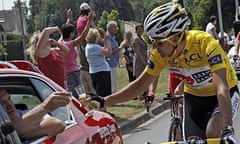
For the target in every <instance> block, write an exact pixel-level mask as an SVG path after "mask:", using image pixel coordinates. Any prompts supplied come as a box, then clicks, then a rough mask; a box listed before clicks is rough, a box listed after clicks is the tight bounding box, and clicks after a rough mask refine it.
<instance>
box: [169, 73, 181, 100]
mask: <svg viewBox="0 0 240 144" xmlns="http://www.w3.org/2000/svg"><path fill="white" fill-rule="evenodd" d="M168 78H169V80H168V81H169V82H168V91H169V93H170V94H171V95H174V91H175V89H176V87H177V86H178V84H179V83H180V82H181V81H182V80H180V79H179V78H177V77H176V76H175V74H174V73H171V72H170V73H169V76H168Z"/></svg>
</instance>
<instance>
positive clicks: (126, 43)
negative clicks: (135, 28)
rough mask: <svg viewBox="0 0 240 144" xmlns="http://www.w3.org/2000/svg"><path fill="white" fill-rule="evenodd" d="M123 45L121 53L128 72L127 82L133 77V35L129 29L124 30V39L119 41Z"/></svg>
mask: <svg viewBox="0 0 240 144" xmlns="http://www.w3.org/2000/svg"><path fill="white" fill-rule="evenodd" d="M121 45H123V47H124V48H123V54H124V58H125V60H126V69H127V72H128V80H129V82H131V81H133V80H134V79H135V76H134V75H133V58H134V50H133V35H132V32H131V31H128V32H126V34H125V39H124V40H123V41H122V42H121Z"/></svg>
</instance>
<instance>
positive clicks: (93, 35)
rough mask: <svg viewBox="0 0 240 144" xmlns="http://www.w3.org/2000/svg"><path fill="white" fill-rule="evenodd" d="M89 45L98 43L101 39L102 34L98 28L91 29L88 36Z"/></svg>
mask: <svg viewBox="0 0 240 144" xmlns="http://www.w3.org/2000/svg"><path fill="white" fill-rule="evenodd" d="M85 39H86V41H87V43H97V42H98V40H99V39H100V33H99V31H98V29H96V28H90V29H89V31H88V34H87V36H86V38H85Z"/></svg>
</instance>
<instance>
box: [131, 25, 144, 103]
mask: <svg viewBox="0 0 240 144" xmlns="http://www.w3.org/2000/svg"><path fill="white" fill-rule="evenodd" d="M135 31H136V33H137V37H136V38H135V39H134V41H133V48H134V51H135V59H134V70H133V72H134V75H135V76H136V78H138V77H139V76H140V74H141V73H142V72H143V70H144V68H145V67H146V65H147V43H146V42H145V41H144V40H143V39H142V34H143V32H144V29H143V25H142V24H138V25H136V27H135ZM146 94H147V90H146V91H145V92H144V94H143V95H146ZM139 98H140V99H142V97H141V96H140V97H139Z"/></svg>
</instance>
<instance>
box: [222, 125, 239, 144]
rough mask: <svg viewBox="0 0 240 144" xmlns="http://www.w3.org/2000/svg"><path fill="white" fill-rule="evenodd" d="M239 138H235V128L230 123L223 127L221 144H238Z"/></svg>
mask: <svg viewBox="0 0 240 144" xmlns="http://www.w3.org/2000/svg"><path fill="white" fill-rule="evenodd" d="M237 143H238V142H237V140H236V139H235V138H234V128H233V127H232V126H230V125H226V126H224V127H223V129H222V137H221V143H220V144H237Z"/></svg>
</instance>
